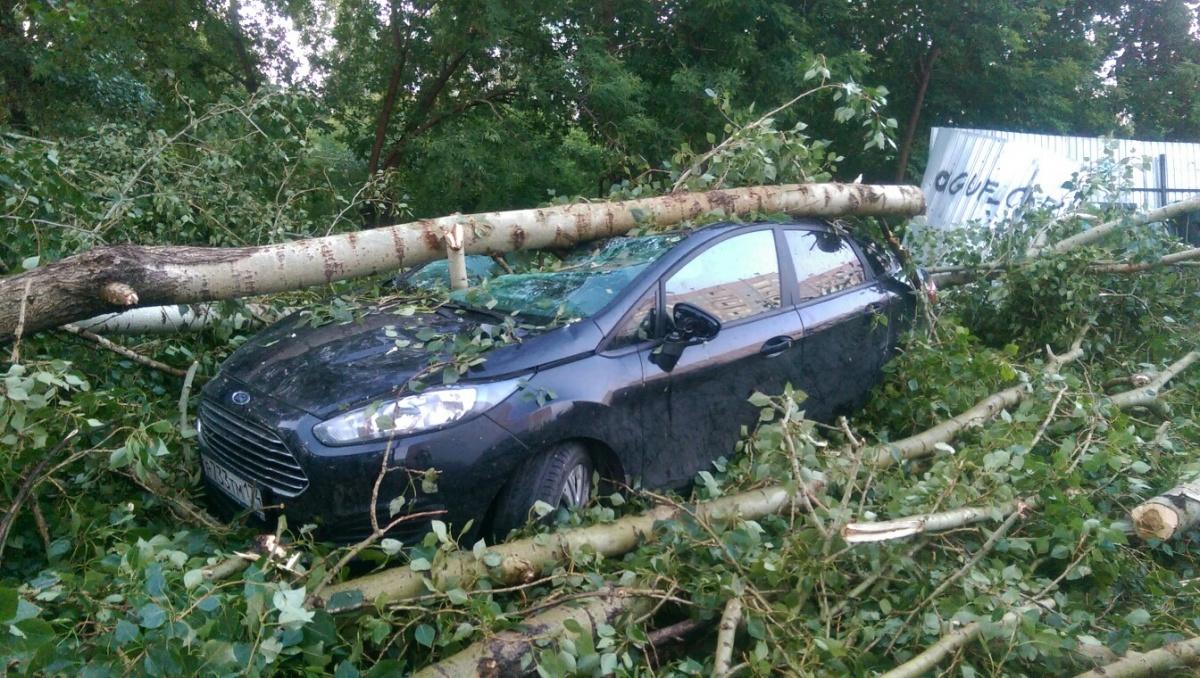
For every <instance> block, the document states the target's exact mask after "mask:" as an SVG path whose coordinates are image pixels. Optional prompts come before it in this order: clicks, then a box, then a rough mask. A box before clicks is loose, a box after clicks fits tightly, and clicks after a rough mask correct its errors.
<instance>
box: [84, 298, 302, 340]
mask: <svg viewBox="0 0 1200 678" xmlns="http://www.w3.org/2000/svg"><path fill="white" fill-rule="evenodd" d="M245 311H246V315H247V316H249V317H250V318H252V319H254V320H257V321H259V322H263V323H270V322H273V321H274V320H275V319H278V318H280V317H282V316H284V315H287V314H288V313H291V311H292V309H287V308H285V309H282V310H276V309H274V308H272V307H271V306H268V305H266V304H246V305H245ZM229 317H231V316H229V315H227V314H225V313H223V312H222V311H221V309H220V308H219V306H218V305H217V304H190V305H180V304H170V305H167V306H143V307H141V308H134V309H130V310H128V311H122V312H121V313H105V314H103V315H98V316H96V317H94V318H87V319H86V320H80V321H79V322H76V323H72V324H73V325H75V326H76V327H78V328H80V329H84V330H90V331H92V332H95V333H96V334H160V333H171V332H185V331H194V330H201V329H204V328H206V327H212V326H213V325H215V324H216V323H217V322H218V321H220V320H223V319H225V318H229Z"/></svg>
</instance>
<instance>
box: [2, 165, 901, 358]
mask: <svg viewBox="0 0 1200 678" xmlns="http://www.w3.org/2000/svg"><path fill="white" fill-rule="evenodd" d="M924 208H925V199H924V197H923V196H922V195H921V191H920V189H918V188H916V187H914V186H868V185H863V184H800V185H787V186H758V187H751V188H738V189H731V190H725V191H708V192H705V193H684V194H676V195H667V196H662V197H657V198H642V199H638V200H627V201H624V202H599V203H575V204H571V205H562V206H556V207H546V208H542V209H526V210H515V211H510V212H488V213H483V214H475V215H453V216H448V217H441V218H438V219H427V220H424V221H418V222H414V223H410V224H400V225H396V226H388V227H383V228H376V229H370V230H366V231H360V232H356V233H345V234H340V235H331V236H326V237H323V238H312V239H308V240H298V241H295V242H290V243H283V244H278V245H267V246H261V247H238V248H205V247H139V246H133V245H121V246H115V247H103V248H98V249H94V250H91V251H88V252H84V253H82V254H78V255H75V256H72V257H68V258H66V259H63V260H61V261H57V262H54V263H52V264H48V265H46V266H40V267H38V268H35V269H33V270H31V271H27V272H25V273H21V274H18V275H14V276H9V277H7V278H3V279H0V339H6V338H10V337H12V336H13V334H14V332H15V331H16V327H17V319H18V317H19V315H20V311H21V308H23V307H24V308H25V327H24V331H25V332H26V333H32V332H36V331H38V330H43V329H47V328H50V327H57V326H59V325H62V324H64V323H69V322H75V321H78V320H83V319H86V318H90V317H92V316H96V315H99V314H101V313H111V312H114V311H119V310H125V309H128V308H132V307H135V306H153V305H162V304H178V303H191V302H199V301H213V300H218V299H231V298H236V297H244V296H251V295H256V294H269V293H273V292H282V291H286V290H295V289H301V288H304V287H308V286H312V285H321V284H326V283H329V282H333V281H335V280H346V279H349V278H354V277H359V276H364V275H370V274H373V273H380V272H383V271H390V270H395V269H398V268H401V267H406V266H414V265H418V264H423V263H426V262H429V261H432V260H434V259H440V258H443V257H445V256H446V248H445V243H444V241H443V233H445V232H446V230H447V229H450V228H452V227H453V226H454V225H455V224H459V223H461V224H465V225H466V226H467V228H465V229H464V231H465V233H464V241H465V242H464V245H463V246H464V249H465V251H466V252H467V253H468V254H493V253H500V252H509V251H513V250H521V249H538V248H545V247H569V246H571V245H573V244H575V243H578V242H582V241H587V240H597V239H601V238H608V237H611V236H616V235H621V234H623V233H626V232H628V231H629V230H631V229H633V228H634V227H636V226H638V225H639V224H656V225H670V224H676V223H679V222H681V221H684V220H687V219H694V218H696V217H699V216H702V215H704V214H708V213H711V212H714V211H715V212H719V213H721V214H725V215H736V214H749V213H753V212H759V213H790V214H797V215H805V216H825V217H832V216H845V215H852V214H853V215H862V216H878V215H897V216H905V215H914V214H920V213H921V212H923V211H924ZM26 283H31V284H30V286H29V289H30V290H31V292H30V294H29V295H28V298H27V299H26V298H25V295H24V294H22V291H23V290H24V289H26Z"/></svg>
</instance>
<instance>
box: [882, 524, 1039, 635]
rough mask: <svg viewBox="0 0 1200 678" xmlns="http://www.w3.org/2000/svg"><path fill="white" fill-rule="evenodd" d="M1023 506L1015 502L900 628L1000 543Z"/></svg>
mask: <svg viewBox="0 0 1200 678" xmlns="http://www.w3.org/2000/svg"><path fill="white" fill-rule="evenodd" d="M1025 506H1026V505H1025V504H1024V503H1022V502H1017V510H1015V511H1013V512H1012V513H1011V514H1009V516H1008V518H1007V519H1005V521H1004V522H1003V523H1001V524H1000V527H997V528H996V529H995V530H994V531H993V532H992V533H991V534H990V535H988V538H987V541H985V542H983V545H981V546H980V547H979V548H978V549H976V550H975V553H972V554H971V557H970V558H969V559H968V560H967V562H966V563H964V564H963V566H962V567H960V568H958V569H957V570H955V571H954V574H952V575H950V576H949V577H947V578H946V579H945V580H943V581H942V583H941V584H939V585H938V587H937V588H935V589H934V590H933V593H930V594H929V595H927V596H925V598H924V599H923V600H921V602H920V603H918V604H917V606H916V607H914V608H913V609H912V611H911V612H909V613H908V616H907V617H905V618H904V622H903V623H902V624H901V625H900V626H901V628H903V627H905V626H908V624H909V622H911V621H912V619H913V617H915V616H917V613H918V612H920V611H921V610H922V609H924V608H925V606H926V605H928V604H929V603H931V602H933V601H934V600H935V599H936V598H937V597H938V596H940V595H941V594H942V592H943V591H945V590H946V589H948V588H950V587H951V586H952V585H953V584H954V582H956V581H958V580H959V579H962V578H963V577H964V576H966V575H967V573H969V572H970V571H971V570H972V569H973V568H974V567H975V565H976V564H977V563H979V561H980V560H983V557H984V556H986V555H987V554H988V553H990V552H991V550H992V549H994V548H996V544H998V543H1000V540H1001V539H1002V538H1003V537H1004V535H1006V534H1008V531H1009V530H1010V529H1011V528H1012V526H1013V525H1014V524H1016V522H1017V519H1018V518H1020V517H1021V516H1023V515H1024V514H1025ZM899 637H900V636H899V635H896V636H894V637H893V638H892V642H891V643H890V644H889V645H888V651H889V652H891V650H892V648H893V647H894V646H895V645H896V640H897V639H898V638H899Z"/></svg>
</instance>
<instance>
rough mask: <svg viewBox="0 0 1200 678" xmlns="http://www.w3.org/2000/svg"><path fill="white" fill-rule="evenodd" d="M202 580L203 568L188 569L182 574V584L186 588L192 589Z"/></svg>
mask: <svg viewBox="0 0 1200 678" xmlns="http://www.w3.org/2000/svg"><path fill="white" fill-rule="evenodd" d="M203 581H204V568H200V567H198V568H196V569H194V570H188V571H187V572H185V573H184V575H183V586H184V587H185V588H188V589H194V588H196V587H197V586H199V585H200V583H201V582H203Z"/></svg>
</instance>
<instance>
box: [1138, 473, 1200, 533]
mask: <svg viewBox="0 0 1200 678" xmlns="http://www.w3.org/2000/svg"><path fill="white" fill-rule="evenodd" d="M1130 516H1131V517H1132V518H1133V529H1134V531H1136V532H1137V535H1138V536H1139V537H1141V538H1142V539H1161V540H1163V541H1166V540H1168V539H1173V538H1175V537H1178V536H1180V535H1182V534H1183V533H1185V532H1187V531H1188V530H1190V529H1191V528H1193V527H1195V526H1196V525H1197V524H1198V523H1200V478H1197V479H1195V480H1192V481H1189V482H1186V483H1182V484H1180V485H1177V486H1175V487H1173V488H1171V489H1169V490H1167V491H1166V492H1163V493H1162V494H1160V495H1158V496H1157V497H1154V498H1153V499H1150V500H1148V501H1146V502H1143V503H1141V504H1138V505H1137V506H1135V507H1134V509H1133V511H1132V512H1131V513H1130Z"/></svg>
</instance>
